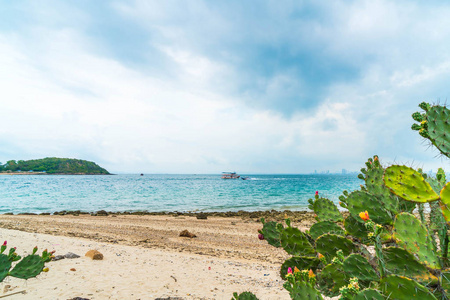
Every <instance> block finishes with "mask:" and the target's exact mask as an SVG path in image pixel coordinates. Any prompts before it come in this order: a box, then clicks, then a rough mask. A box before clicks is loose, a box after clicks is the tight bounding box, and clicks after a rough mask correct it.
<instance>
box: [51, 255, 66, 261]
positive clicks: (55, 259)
mask: <svg viewBox="0 0 450 300" xmlns="http://www.w3.org/2000/svg"><path fill="white" fill-rule="evenodd" d="M64 258H65V257H64V255H56V256H55V257H53V258H52V261H57V260H61V259H64Z"/></svg>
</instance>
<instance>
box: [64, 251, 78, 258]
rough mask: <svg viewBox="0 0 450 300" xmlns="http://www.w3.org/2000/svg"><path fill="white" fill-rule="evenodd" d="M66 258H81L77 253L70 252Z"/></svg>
mask: <svg viewBox="0 0 450 300" xmlns="http://www.w3.org/2000/svg"><path fill="white" fill-rule="evenodd" d="M64 257H65V258H78V257H80V256H79V255H77V254H75V253H72V252H69V253H67V254H65V255H64Z"/></svg>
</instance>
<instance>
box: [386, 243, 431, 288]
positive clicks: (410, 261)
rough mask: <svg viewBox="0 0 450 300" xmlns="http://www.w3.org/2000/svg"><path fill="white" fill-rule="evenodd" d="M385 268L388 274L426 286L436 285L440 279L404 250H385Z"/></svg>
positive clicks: (389, 248) (395, 248)
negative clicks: (403, 277) (406, 278)
mask: <svg viewBox="0 0 450 300" xmlns="http://www.w3.org/2000/svg"><path fill="white" fill-rule="evenodd" d="M383 257H384V261H385V267H386V270H387V272H388V273H390V274H394V275H399V276H405V277H408V278H411V279H414V280H417V281H419V282H421V283H424V284H436V283H437V281H438V278H437V277H436V276H434V275H433V274H431V273H430V272H429V271H428V269H427V268H426V267H425V266H424V265H422V264H421V263H420V262H418V261H417V260H416V259H415V257H414V255H412V254H411V253H409V252H408V251H406V250H405V249H402V248H397V247H387V248H384V249H383Z"/></svg>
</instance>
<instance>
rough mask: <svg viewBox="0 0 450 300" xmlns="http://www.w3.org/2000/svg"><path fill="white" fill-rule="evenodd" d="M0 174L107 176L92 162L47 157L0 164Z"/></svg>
mask: <svg viewBox="0 0 450 300" xmlns="http://www.w3.org/2000/svg"><path fill="white" fill-rule="evenodd" d="M0 172H2V173H5V172H6V173H19V172H20V173H22V172H33V173H34V172H38V173H39V172H40V173H46V174H73V175H75V174H86V175H103V174H104V175H107V174H110V173H109V172H108V171H107V170H105V169H104V168H102V167H100V166H99V165H97V164H96V163H94V162H92V161H87V160H82V159H73V158H58V157H47V158H42V159H32V160H19V161H15V160H9V161H7V162H6V163H5V164H1V163H0Z"/></svg>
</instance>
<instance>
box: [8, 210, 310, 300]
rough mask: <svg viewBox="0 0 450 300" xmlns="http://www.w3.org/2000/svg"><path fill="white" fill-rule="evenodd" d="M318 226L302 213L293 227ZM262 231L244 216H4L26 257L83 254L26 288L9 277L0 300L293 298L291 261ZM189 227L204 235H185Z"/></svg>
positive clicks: (55, 266)
mask: <svg viewBox="0 0 450 300" xmlns="http://www.w3.org/2000/svg"><path fill="white" fill-rule="evenodd" d="M276 218H278V214H274V215H273V218H272V217H270V216H267V220H275V219H276ZM312 220H313V214H312V213H308V212H303V213H302V214H298V219H296V220H293V225H294V226H298V227H300V228H302V229H303V230H304V229H306V228H307V227H308V226H310V223H311V222H312ZM261 227H262V225H261V223H260V222H259V218H250V217H243V216H241V217H236V216H233V217H219V216H208V217H207V219H197V218H196V217H195V216H188V215H179V214H173V215H107V216H93V215H78V216H74V215H0V236H1V237H2V238H4V239H6V240H8V245H9V246H11V247H13V246H15V247H17V249H18V250H17V251H18V252H19V254H22V253H24V251H25V252H26V251H27V250H28V251H31V249H32V248H33V247H34V246H35V245H37V246H38V247H39V249H40V250H42V249H43V248H47V249H48V250H49V251H51V250H56V253H55V255H64V254H66V253H67V252H73V253H76V254H78V255H80V256H81V258H79V259H76V260H75V259H74V260H69V259H65V260H61V261H54V262H53V261H52V262H50V263H48V267H49V268H50V271H49V272H48V273H42V274H41V275H39V276H38V277H37V278H35V279H34V278H33V279H29V280H28V281H26V283H24V281H23V280H18V279H15V278H12V279H10V278H8V280H5V282H3V283H2V286H0V295H2V294H1V291H3V290H4V287H5V285H10V286H12V287H13V289H12V290H9V291H7V292H6V294H8V293H11V292H14V291H20V290H21V289H25V290H26V291H27V294H25V295H22V294H20V295H17V296H16V295H13V296H10V297H11V298H10V299H48V298H49V297H50V298H52V299H72V298H74V297H84V298H87V299H109V298H110V297H111V298H112V299H119V298H122V299H139V298H141V299H149V296H151V297H152V298H150V299H154V298H157V297H166V298H167V297H179V298H175V299H180V300H181V299H230V298H231V297H232V293H233V292H243V291H252V292H254V293H255V294H256V295H257V296H258V298H259V299H288V298H289V296H288V293H287V292H286V291H285V290H284V289H283V287H282V284H283V281H282V280H281V278H280V277H279V268H280V266H281V264H282V263H283V262H284V261H285V259H287V258H288V257H289V255H287V254H286V252H284V251H283V250H282V249H277V248H274V247H272V246H270V245H268V244H267V242H266V241H260V240H259V239H258V237H257V235H258V233H257V230H258V229H260V228H261ZM185 229H186V230H188V231H189V232H191V233H194V234H195V235H196V236H197V237H195V238H186V237H180V236H179V234H180V232H181V231H182V230H185ZM89 249H95V250H99V251H100V252H102V253H103V254H104V256H105V258H104V260H103V261H91V260H90V259H88V258H86V257H84V253H85V252H86V251H87V250H89ZM72 268H73V269H76V271H70V269H72ZM174 278H175V279H174ZM4 294H5V293H4ZM15 297H16V298H15Z"/></svg>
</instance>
